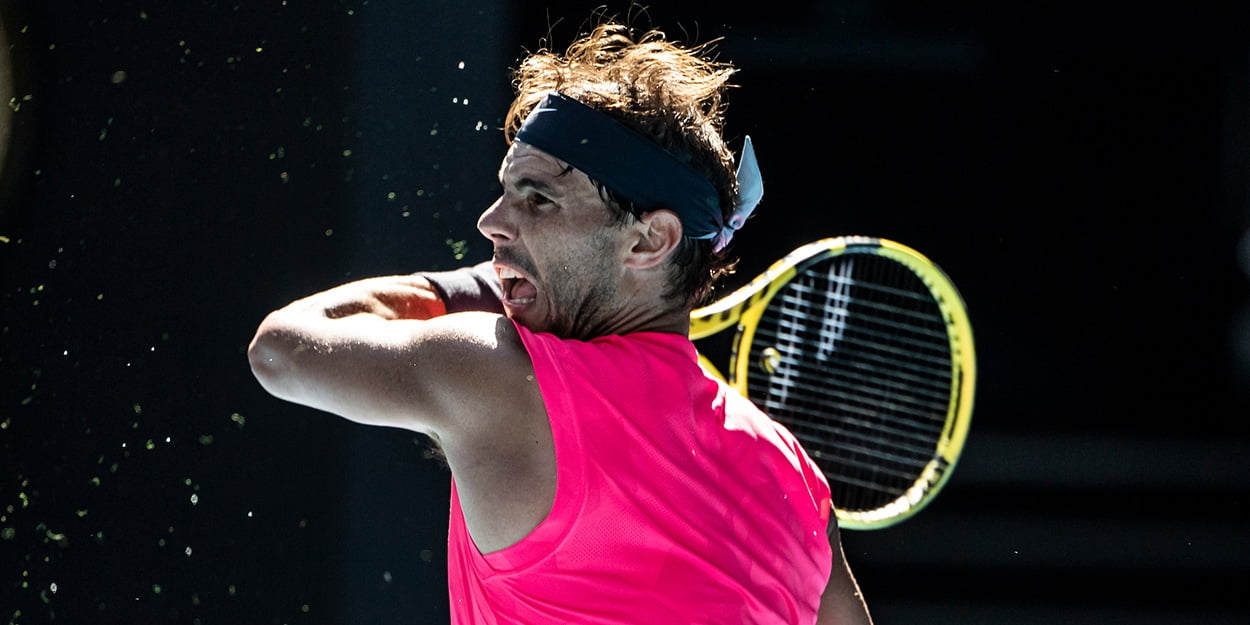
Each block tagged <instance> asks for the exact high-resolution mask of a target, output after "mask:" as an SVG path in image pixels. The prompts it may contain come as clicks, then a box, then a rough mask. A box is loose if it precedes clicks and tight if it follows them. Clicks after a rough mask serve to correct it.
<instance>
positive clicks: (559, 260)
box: [478, 142, 689, 339]
mask: <svg viewBox="0 0 1250 625" xmlns="http://www.w3.org/2000/svg"><path fill="white" fill-rule="evenodd" d="M499 180H500V183H501V185H502V186H503V193H502V195H500V197H499V199H498V200H496V201H495V203H494V204H492V205H491V206H490V208H488V209H486V211H485V212H483V213H482V216H481V218H480V219H479V220H478V229H479V230H480V231H481V232H482V234H483V235H484V236H486V238H488V239H490V240H491V242H492V243H493V244H494V248H495V257H494V261H495V269H496V271H498V272H499V273H500V276H501V282H502V283H503V285H504V290H505V292H504V309H505V311H506V313H507V314H508V316H509V317H511V318H512V319H514V320H516V321H517V322H518V323H520V324H522V325H524V326H525V327H527V328H529V329H531V330H534V331H538V332H550V333H553V334H556V335H558V336H562V337H565V338H576V339H589V338H593V337H596V336H604V335H612V334H627V333H629V332H638V331H643V330H650V331H663V332H676V333H682V334H684V333H686V332H687V331H688V329H689V317H688V315H687V314H686V313H685V312H684V311H683V310H681V309H680V307H679V306H675V305H672V304H668V305H665V304H664V303H663V302H662V301H660V298H658V297H657V296H658V293H659V292H658V291H655V290H654V289H655V288H656V287H655V285H654V284H650V285H649V286H645V287H644V283H645V282H653V280H647V281H642V280H639V279H638V277H637V276H636V275H635V273H634V272H636V271H639V270H640V269H642V268H641V267H640V265H639V263H638V262H637V261H636V260H632V258H633V256H632V255H633V254H634V253H635V252H636V249H635V246H636V244H637V240H636V238H635V237H630V236H627V235H628V234H630V232H628V231H629V230H631V229H633V230H638V229H639V226H642V227H643V230H644V234H643V235H642V236H646V233H645V226H647V225H648V224H649V223H650V222H651V221H652V220H654V219H656V218H657V215H656V214H655V213H650V214H646V215H644V216H643V217H642V223H641V224H633V225H615V224H614V223H613V218H612V214H611V213H610V211H609V209H608V206H607V204H606V203H605V201H604V199H603V197H602V196H601V195H600V192H599V190H598V189H597V188H596V187H595V185H594V184H593V183H592V182H591V181H590V178H588V177H587V176H586V174H584V173H582V172H581V171H579V170H576V169H570V168H569V167H568V165H567V164H565V163H564V162H562V161H560V160H558V159H556V158H553V157H552V156H550V155H548V154H546V153H545V152H542V151H541V150H538V149H536V148H533V147H531V146H528V145H525V144H523V143H519V142H518V143H514V144H513V146H512V148H511V149H509V150H508V153H507V155H506V156H505V157H504V160H503V163H502V165H501V167H500V170H499ZM663 212H664V213H667V214H666V215H665V216H664V217H663V219H675V217H673V216H672V214H671V213H668V212H667V211H663ZM644 270H645V271H650V272H662V271H663V268H662V267H659V266H652V267H647V268H645V269H644ZM514 274H517V275H519V279H513V278H511V276H512V275H514ZM648 277H649V278H654V277H655V276H648ZM527 283H528V284H527ZM644 288H646V289H650V290H651V292H649V293H646V294H645V295H646V297H639V295H642V293H640V290H641V289H644ZM657 304H658V305H657Z"/></svg>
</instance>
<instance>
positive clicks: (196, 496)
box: [191, 493, 200, 506]
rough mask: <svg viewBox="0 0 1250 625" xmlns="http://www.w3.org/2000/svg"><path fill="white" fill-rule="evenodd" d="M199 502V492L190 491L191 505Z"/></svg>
mask: <svg viewBox="0 0 1250 625" xmlns="http://www.w3.org/2000/svg"><path fill="white" fill-rule="evenodd" d="M199 503H200V496H199V494H197V493H191V505H193V506H194V505H198V504H199Z"/></svg>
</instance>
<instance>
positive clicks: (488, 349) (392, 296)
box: [248, 143, 871, 624]
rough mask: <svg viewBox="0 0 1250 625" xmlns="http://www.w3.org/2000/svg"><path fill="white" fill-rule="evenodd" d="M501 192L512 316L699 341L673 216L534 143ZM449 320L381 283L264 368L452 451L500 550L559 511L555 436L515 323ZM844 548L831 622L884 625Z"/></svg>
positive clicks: (261, 370) (460, 479)
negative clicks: (676, 256)
mask: <svg viewBox="0 0 1250 625" xmlns="http://www.w3.org/2000/svg"><path fill="white" fill-rule="evenodd" d="M499 179H500V182H501V184H502V187H503V192H502V194H501V195H500V197H499V199H498V200H497V201H496V202H495V203H494V204H492V205H491V206H490V207H489V208H487V209H486V211H485V212H484V213H482V216H481V218H480V219H479V221H478V228H479V229H480V230H481V232H482V234H483V235H485V236H486V237H487V238H488V239H489V240H490V241H491V243H492V245H493V247H494V250H495V270H496V271H497V272H498V273H499V275H500V277H501V282H502V283H503V286H504V300H505V302H504V305H505V310H506V314H507V315H508V317H510V318H511V319H512V320H514V321H516V322H517V323H519V324H522V325H524V326H526V327H527V328H529V329H531V330H534V331H540V332H551V333H553V334H557V335H559V336H563V337H566V338H579V339H589V338H594V337H598V336H606V335H624V334H630V333H634V332H671V333H680V334H682V335H686V334H688V332H689V325H690V310H689V308H688V307H687V306H684V305H682V304H680V303H675V302H672V301H670V300H668V299H666V298H665V297H664V296H663V293H664V292H665V290H666V287H667V285H668V280H669V279H668V276H667V268H668V262H669V259H670V256H671V254H672V253H673V251H674V249H675V248H676V247H677V245H678V243H679V242H680V239H681V234H682V228H681V223H680V221H679V220H678V218H677V216H676V215H675V214H674V213H673V212H671V211H667V210H656V211H652V212H649V213H644V214H643V215H642V216H641V217H639V218H638V219H628V220H625V223H617V222H616V220H615V219H614V217H613V214H612V211H611V210H609V207H608V205H607V204H606V203H605V201H604V199H603V198H602V197H601V196H600V194H599V190H598V189H597V188H596V187H595V185H594V183H592V182H591V181H590V179H589V178H587V177H586V175H585V174H584V173H582V172H580V171H578V170H576V169H572V168H570V167H568V165H567V164H566V163H564V162H561V161H560V160H558V159H556V158H553V157H552V156H551V155H548V154H546V153H544V152H542V151H540V150H537V149H535V148H533V147H530V146H527V145H524V144H520V143H517V144H514V145H513V146H512V148H511V149H510V150H509V151H508V153H507V155H506V156H505V158H504V160H503V163H502V166H501V167H500V171H499ZM443 312H444V309H443V307H442V302H440V301H438V296H437V294H436V293H435V292H434V290H433V289H432V288H431V286H430V284H429V283H428V282H426V281H425V280H424V279H422V278H420V277H416V276H412V275H398V276H383V277H377V278H366V279H363V280H358V281H355V282H351V283H348V284H344V285H341V286H338V287H335V288H332V289H329V290H327V291H323V292H321V293H316V294H313V295H310V296H308V297H305V298H302V299H300V300H297V301H295V302H292V303H291V304H289V305H287V306H285V307H283V308H281V309H279V310H277V311H274V312H273V313H270V314H269V315H268V316H267V317H266V318H265V320H264V321H263V322H262V323H261V325H260V327H259V328H258V329H257V334H256V337H255V338H254V339H253V341H252V344H251V346H250V347H249V349H248V358H249V361H250V363H251V365H252V370H253V372H254V373H255V374H256V376H257V379H258V380H259V381H260V382H261V384H262V386H264V388H265V389H266V390H268V391H269V392H270V393H271V394H273V395H274V396H276V397H281V398H284V399H287V400H289V401H293V402H297V403H301V404H304V405H307V406H311V407H314V408H318V409H321V410H326V411H328V412H332V413H334V414H338V415H341V416H343V417H345V418H348V419H351V420H353V421H357V422H359V423H366V424H373V425H385V426H393V427H401V428H405V429H409V430H413V431H416V432H421V433H424V434H427V435H429V436H430V437H431V438H432V439H434V440H435V441H437V442H438V444H439V446H440V448H441V449H442V450H443V452H444V456H445V458H446V460H447V463H448V466H449V467H450V468H451V472H452V475H454V476H455V479H456V489H457V493H458V494H459V497H460V506H461V510H462V511H463V513H464V518H465V523H466V525H467V526H468V529H469V533H470V535H471V536H472V537H473V541H474V543H475V544H476V546H477V548H478V549H479V550H481V552H482V553H491V552H495V551H499V550H501V549H505V548H507V547H509V546H511V545H514V544H516V543H517V542H518V541H520V540H522V539H523V538H525V536H527V535H528V534H529V533H530V532H531V531H533V529H534V528H535V527H537V526H538V524H539V523H540V522H541V521H542V520H543V519H544V518H545V517H546V516H547V513H548V512H549V511H550V509H551V505H552V502H553V501H554V497H555V491H556V458H555V451H554V445H553V441H552V438H551V426H550V423H549V422H548V418H547V412H546V407H545V404H544V401H543V397H542V396H541V394H540V392H539V390H538V387H537V385H536V384H535V383H534V367H533V363H532V361H531V360H530V358H529V354H528V353H527V352H526V351H525V347H524V345H523V344H522V343H521V340H520V336H519V334H518V333H517V331H516V328H515V327H514V326H513V324H512V323H510V322H509V321H508V320H507V319H504V318H502V317H500V316H498V315H494V314H488V313H480V312H466V313H458V314H453V315H444V314H443ZM836 536H837V534H836V532H835V533H834V538H833V539H832V540H831V542H830V546H831V548H832V549H833V554H834V560H833V574H832V575H831V576H830V578H829V582H828V585H827V587H826V591H825V596H824V598H823V599H822V602H821V617H820V621H819V622H820V623H822V624H823V623H826V622H828V623H857V624H862V623H870V622H871V621H870V620H869V619H868V617H867V613H866V612H865V611H864V609H863V604H862V601H861V600H860V599H859V598H858V597H857V595H856V593H857V592H858V588H857V586H856V584H855V582H854V580H853V578H852V577H851V575H850V570H849V569H848V568H847V566H846V561H845V558H844V557H843V554H842V551H841V545H840V543H839V542H838V540H837V538H836Z"/></svg>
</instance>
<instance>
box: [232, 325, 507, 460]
mask: <svg viewBox="0 0 1250 625" xmlns="http://www.w3.org/2000/svg"><path fill="white" fill-rule="evenodd" d="M497 321H498V318H494V317H493V316H490V315H457V316H455V317H454V318H453V317H440V318H437V319H434V320H429V321H416V320H388V319H382V318H380V317H376V316H373V315H351V316H347V317H343V318H339V319H329V318H324V317H304V316H299V315H287V314H284V312H283V311H277V312H274V313H272V314H271V315H270V316H269V317H267V318H266V319H265V321H264V322H263V323H262V324H261V326H260V328H259V329H258V331H257V335H256V338H255V339H254V340H253V342H252V345H251V347H250V348H249V350H248V356H249V361H250V363H251V366H252V370H253V372H254V373H255V375H256V377H257V379H258V380H259V381H260V383H261V385H262V386H263V387H264V388H265V389H266V390H267V391H269V392H270V393H271V394H273V395H274V396H276V397H279V398H281V399H285V400H287V401H292V402H295V403H299V404H302V405H306V406H309V407H312V408H316V409H319V410H324V411H327V412H331V413H334V414H337V415H339V416H341V417H344V418H347V419H350V420H352V421H356V422H360V423H366V424H370V425H388V426H395V427H403V428H406V429H411V430H415V431H419V432H423V433H426V434H435V435H437V434H438V433H439V431H440V430H442V429H445V428H447V427H449V426H450V425H452V424H450V423H449V422H448V419H449V416H448V415H449V414H450V413H451V410H449V407H450V406H451V405H452V403H453V402H455V401H456V400H457V398H459V399H463V398H464V397H466V396H468V395H469V394H470V393H469V391H472V389H473V388H474V387H475V386H476V385H479V384H481V383H482V382H483V381H484V380H490V379H495V378H496V377H497V376H492V375H491V374H490V369H491V368H492V367H501V366H508V364H509V363H515V362H518V361H517V360H516V357H515V354H514V355H513V357H512V358H508V357H506V356H505V357H499V356H500V352H502V351H508V350H510V349H515V346H513V345H510V343H509V341H507V340H503V341H501V340H500V337H499V332H500V329H499V328H500V324H498V323H497Z"/></svg>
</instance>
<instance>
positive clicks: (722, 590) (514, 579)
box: [448, 325, 831, 625]
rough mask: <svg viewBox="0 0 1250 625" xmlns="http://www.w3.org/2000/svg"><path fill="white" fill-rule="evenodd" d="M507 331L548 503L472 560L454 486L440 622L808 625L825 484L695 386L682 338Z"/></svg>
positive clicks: (765, 424) (818, 572) (789, 440)
mask: <svg viewBox="0 0 1250 625" xmlns="http://www.w3.org/2000/svg"><path fill="white" fill-rule="evenodd" d="M517 331H518V332H520V334H521V338H522V340H523V341H524V343H525V347H526V349H527V350H528V351H529V354H530V357H531V358H532V359H533V362H534V372H535V374H536V376H537V383H538V385H539V388H540V390H541V392H542V396H543V400H544V401H545V403H546V407H547V414H548V418H549V420H550V422H551V434H552V439H553V441H554V444H555V455H556V465H557V467H558V468H557V475H556V494H555V501H554V503H553V504H552V508H551V511H550V512H549V513H548V515H547V518H546V519H545V520H543V521H542V522H541V523H540V524H539V525H538V527H536V528H535V529H534V530H533V531H532V532H530V534H529V535H528V536H526V537H525V538H524V539H522V540H521V541H520V542H518V543H516V544H515V545H512V546H510V547H508V548H505V549H503V550H501V551H496V552H493V553H489V554H485V555H483V554H482V553H481V552H480V551H478V549H477V547H476V546H475V545H474V543H473V541H472V539H471V537H470V536H469V533H468V530H467V528H466V527H465V523H464V516H463V514H462V513H461V510H460V502H459V499H458V497H457V493H456V489H455V483H454V480H453V483H452V495H451V497H452V499H451V519H450V525H449V532H448V577H449V592H450V599H451V622H452V623H453V624H455V625H468V624H477V623H484V624H491V625H496V624H497V625H512V624H524V625H549V624H553V623H586V624H601V625H609V624H611V625H620V624H627V623H629V624H641V625H668V624H670V623H681V624H683V625H687V624H693V623H707V624H713V623H714V624H716V625H725V624H730V623H732V624H735V625H737V624H762V623H769V624H772V623H778V624H779V623H786V624H794V623H802V624H805V625H808V624H811V623H814V622H815V620H816V611H817V609H818V607H819V601H820V594H821V592H822V591H823V590H824V586H825V582H826V580H827V579H828V577H829V570H830V556H831V553H830V548H829V543H828V539H827V538H826V534H825V529H826V525H827V523H828V518H829V511H830V501H829V486H828V484H827V482H826V481H825V478H824V476H823V475H822V474H821V472H820V470H819V469H818V468H817V467H816V466H815V464H813V463H812V461H811V460H810V459H809V458H808V456H807V455H806V453H804V451H803V449H802V448H801V447H800V446H799V444H798V442H797V441H796V440H795V439H794V437H793V436H792V435H791V433H790V432H789V431H787V430H786V429H785V428H784V427H783V426H781V425H780V424H778V423H776V422H775V421H772V420H771V419H769V418H768V417H766V416H765V415H764V414H762V413H761V412H760V411H759V410H757V409H756V408H755V406H754V405H752V404H751V403H750V402H749V401H747V400H746V399H744V398H743V397H742V396H741V395H739V394H738V393H737V392H736V391H734V390H733V389H731V388H729V387H727V386H725V385H723V384H721V383H719V382H718V381H716V380H714V379H712V378H710V377H708V376H707V375H706V374H705V373H704V372H703V370H702V369H701V368H700V367H699V365H698V361H697V353H696V351H695V348H694V345H693V344H691V343H690V341H689V340H688V339H686V338H685V337H683V336H680V335H676V334H661V333H638V334H630V335H625V336H609V337H603V338H599V339H595V340H592V341H589V342H582V341H569V340H562V339H558V338H556V337H554V336H552V335H549V334H536V333H532V332H530V331H528V330H526V329H525V328H524V327H522V326H519V325H518V326H517Z"/></svg>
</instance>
